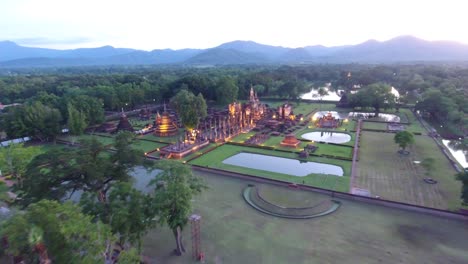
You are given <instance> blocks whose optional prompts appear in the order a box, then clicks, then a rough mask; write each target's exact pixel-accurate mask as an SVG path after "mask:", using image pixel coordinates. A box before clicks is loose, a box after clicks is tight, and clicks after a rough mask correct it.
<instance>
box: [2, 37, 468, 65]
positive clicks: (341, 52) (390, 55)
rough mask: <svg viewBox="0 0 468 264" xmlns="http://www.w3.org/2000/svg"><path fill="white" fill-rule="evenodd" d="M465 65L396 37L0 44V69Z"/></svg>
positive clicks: (462, 49)
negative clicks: (350, 41)
mask: <svg viewBox="0 0 468 264" xmlns="http://www.w3.org/2000/svg"><path fill="white" fill-rule="evenodd" d="M412 61H414V62H416V61H417V62H424V61H428V62H431V61H456V62H460V61H468V45H464V44H460V43H456V42H450V41H426V40H422V39H418V38H415V37H412V36H400V37H396V38H394V39H391V40H388V41H382V42H379V41H376V40H369V41H366V42H363V43H361V44H357V45H349V46H337V47H325V46H321V45H316V46H306V47H303V48H286V47H277V46H270V45H265V44H259V43H256V42H253V41H241V40H236V41H232V42H227V43H224V44H221V45H219V46H217V47H214V48H210V49H181V50H172V49H159V50H153V51H142V50H135V49H124V48H114V47H112V46H103V47H98V48H81V49H72V50H54V49H43V48H32V47H23V46H20V45H17V44H16V43H14V42H11V41H0V67H58V66H88V65H145V64H197V65H200V64H205V65H218V64H221V65H226V64H267V63H283V64H297V63H394V62H412Z"/></svg>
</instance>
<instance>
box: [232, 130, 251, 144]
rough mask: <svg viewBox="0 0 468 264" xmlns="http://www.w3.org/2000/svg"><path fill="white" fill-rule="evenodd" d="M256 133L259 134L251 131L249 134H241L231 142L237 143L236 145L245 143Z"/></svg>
mask: <svg viewBox="0 0 468 264" xmlns="http://www.w3.org/2000/svg"><path fill="white" fill-rule="evenodd" d="M256 133H257V132H255V131H250V132H248V133H240V134H239V135H237V136H236V137H234V138H232V139H231V141H232V142H236V143H244V142H245V141H246V140H247V139H249V138H250V137H252V136H253V135H255V134H256Z"/></svg>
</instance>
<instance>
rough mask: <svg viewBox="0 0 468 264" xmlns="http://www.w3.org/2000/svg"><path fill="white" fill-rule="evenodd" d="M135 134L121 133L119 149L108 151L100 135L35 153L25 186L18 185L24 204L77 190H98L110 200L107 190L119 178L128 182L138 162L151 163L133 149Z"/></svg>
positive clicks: (117, 145) (117, 138)
mask: <svg viewBox="0 0 468 264" xmlns="http://www.w3.org/2000/svg"><path fill="white" fill-rule="evenodd" d="M133 138H134V135H133V134H132V133H129V132H123V133H119V134H118V135H117V137H116V138H115V143H114V148H115V151H114V152H113V153H111V154H109V153H108V152H107V150H108V148H109V147H106V146H104V145H103V144H102V143H100V142H99V141H97V139H95V138H92V139H91V140H82V141H80V144H81V147H80V148H64V149H58V150H50V151H47V152H46V153H44V154H41V155H38V156H37V157H35V158H34V159H33V160H32V161H31V162H30V163H29V164H28V166H27V170H26V173H25V174H24V175H25V176H24V180H23V185H22V186H16V185H15V189H16V190H17V191H18V196H19V197H20V199H19V200H18V201H19V202H20V203H22V204H23V205H28V204H30V203H34V202H37V201H39V200H41V199H50V200H62V199H65V198H66V197H67V196H70V195H72V194H73V193H74V192H75V191H77V190H81V191H84V192H94V193H96V194H97V195H98V196H97V197H98V198H99V201H100V202H102V203H106V197H107V192H108V191H109V190H110V189H111V187H112V185H113V184H114V183H116V182H128V181H129V180H130V178H131V176H130V171H131V169H132V168H133V167H135V166H137V165H148V164H147V163H146V162H145V160H144V159H143V153H142V152H141V151H139V150H135V149H132V147H131V143H132V140H133Z"/></svg>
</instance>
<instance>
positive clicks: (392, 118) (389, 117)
mask: <svg viewBox="0 0 468 264" xmlns="http://www.w3.org/2000/svg"><path fill="white" fill-rule="evenodd" d="M374 115H375V113H365V112H351V113H349V117H359V118H364V119H369V120H372V121H383V122H397V123H399V122H400V117H399V116H397V115H394V114H384V113H380V114H379V116H378V117H374Z"/></svg>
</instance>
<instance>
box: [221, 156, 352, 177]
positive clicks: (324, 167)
mask: <svg viewBox="0 0 468 264" xmlns="http://www.w3.org/2000/svg"><path fill="white" fill-rule="evenodd" d="M223 163H224V164H229V165H234V166H239V167H245V168H251V169H257V170H264V171H271V172H277V173H283V174H288V175H293V176H298V177H304V176H307V175H309V174H311V173H315V174H331V175H335V176H343V169H342V168H341V167H340V166H336V165H331V164H325V163H318V162H311V161H308V162H300V161H299V160H295V159H287V158H281V157H274V156H267V155H261V154H253V153H239V154H236V155H234V156H231V157H229V158H227V159H225V160H224V161H223Z"/></svg>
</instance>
